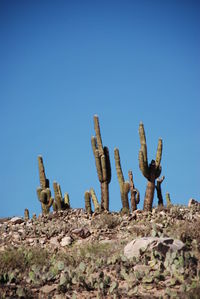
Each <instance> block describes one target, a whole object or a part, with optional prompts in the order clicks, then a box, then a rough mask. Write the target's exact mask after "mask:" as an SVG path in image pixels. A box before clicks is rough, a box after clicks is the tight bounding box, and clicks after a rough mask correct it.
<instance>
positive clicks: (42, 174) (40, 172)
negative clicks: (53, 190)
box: [38, 156, 48, 189]
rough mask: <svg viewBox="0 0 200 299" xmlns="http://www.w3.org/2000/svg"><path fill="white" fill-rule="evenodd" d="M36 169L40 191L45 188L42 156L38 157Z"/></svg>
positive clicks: (45, 181) (45, 180)
mask: <svg viewBox="0 0 200 299" xmlns="http://www.w3.org/2000/svg"><path fill="white" fill-rule="evenodd" d="M38 167H39V177H40V186H41V188H42V189H45V188H47V187H48V186H47V179H46V175H45V169H44V163H43V158H42V156H38Z"/></svg>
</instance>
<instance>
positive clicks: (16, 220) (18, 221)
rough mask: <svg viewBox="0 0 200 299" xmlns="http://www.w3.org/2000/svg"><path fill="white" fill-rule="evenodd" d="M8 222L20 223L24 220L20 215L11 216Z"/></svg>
mask: <svg viewBox="0 0 200 299" xmlns="http://www.w3.org/2000/svg"><path fill="white" fill-rule="evenodd" d="M10 222H11V223H12V224H20V223H23V222H24V219H22V218H20V217H13V218H11V219H10Z"/></svg>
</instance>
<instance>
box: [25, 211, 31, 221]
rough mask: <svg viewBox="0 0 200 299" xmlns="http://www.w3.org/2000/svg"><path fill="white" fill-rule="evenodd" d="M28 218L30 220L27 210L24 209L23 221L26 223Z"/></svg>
mask: <svg viewBox="0 0 200 299" xmlns="http://www.w3.org/2000/svg"><path fill="white" fill-rule="evenodd" d="M29 218H30V217H29V210H28V209H25V210H24V220H25V221H28V220H29Z"/></svg>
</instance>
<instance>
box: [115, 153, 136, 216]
mask: <svg viewBox="0 0 200 299" xmlns="http://www.w3.org/2000/svg"><path fill="white" fill-rule="evenodd" d="M114 156H115V167H116V172H117V178H118V181H119V186H120V193H121V201H122V213H129V209H130V208H129V201H128V193H129V191H130V192H131V210H132V211H135V210H136V209H137V204H139V201H140V193H139V191H138V190H137V189H136V188H135V186H134V183H133V173H132V171H131V170H129V173H128V175H129V182H128V181H125V180H124V175H123V172H122V168H121V162H120V155H119V149H118V148H115V149H114Z"/></svg>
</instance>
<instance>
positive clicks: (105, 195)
mask: <svg viewBox="0 0 200 299" xmlns="http://www.w3.org/2000/svg"><path fill="white" fill-rule="evenodd" d="M94 129H95V133H96V137H95V136H92V139H91V142H92V149H93V153H94V157H95V163H96V169H97V174H98V178H99V181H100V184H101V208H102V209H103V210H107V211H108V210H109V183H110V181H111V165H110V157H109V150H108V148H107V147H106V146H104V147H103V144H102V139H101V132H100V126H99V118H98V116H97V115H94Z"/></svg>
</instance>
